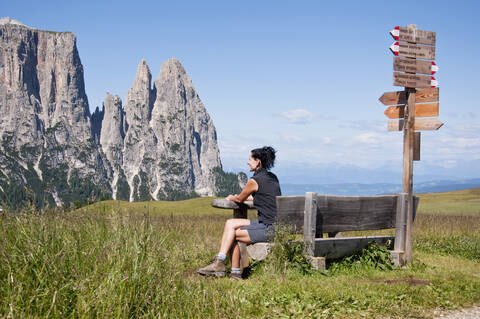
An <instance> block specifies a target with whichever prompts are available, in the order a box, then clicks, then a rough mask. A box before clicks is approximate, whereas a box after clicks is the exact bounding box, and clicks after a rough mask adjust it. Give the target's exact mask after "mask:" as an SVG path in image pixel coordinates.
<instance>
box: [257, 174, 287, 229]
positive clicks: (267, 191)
mask: <svg viewBox="0 0 480 319" xmlns="http://www.w3.org/2000/svg"><path fill="white" fill-rule="evenodd" d="M252 179H253V180H255V182H257V184H258V190H257V191H256V192H255V193H253V194H252V196H253V205H255V207H256V208H257V211H258V221H259V222H260V223H262V224H267V225H272V224H273V223H275V217H276V216H277V203H276V201H275V196H280V195H282V191H281V190H280V183H279V182H278V178H277V176H275V174H273V173H272V172H269V171H267V170H266V169H264V168H260V169H259V170H257V171H256V172H255V174H253V176H252Z"/></svg>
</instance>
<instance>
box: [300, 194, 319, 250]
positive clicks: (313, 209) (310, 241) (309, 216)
mask: <svg viewBox="0 0 480 319" xmlns="http://www.w3.org/2000/svg"><path fill="white" fill-rule="evenodd" d="M316 197H317V193H312V192H308V193H306V194H305V213H304V219H303V238H304V241H305V251H306V253H307V254H308V255H309V256H311V257H313V256H314V255H315V254H314V253H315V237H316V236H315V235H316V231H317V229H316V228H317V198H316Z"/></svg>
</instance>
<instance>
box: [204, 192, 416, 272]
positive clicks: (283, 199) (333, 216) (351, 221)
mask: <svg viewBox="0 0 480 319" xmlns="http://www.w3.org/2000/svg"><path fill="white" fill-rule="evenodd" d="M212 206H214V207H219V208H230V209H234V217H236V218H247V210H248V209H254V208H255V207H254V206H253V203H252V202H246V203H242V204H237V203H235V202H231V201H227V200H223V199H216V200H214V201H213V202H212ZM417 206H418V198H416V197H415V198H414V212H415V211H416V208H417ZM406 209H407V194H405V193H400V194H396V195H382V196H334V195H317V194H316V193H310V192H309V193H306V194H305V195H304V196H278V197H277V222H278V224H279V225H286V226H287V227H289V228H290V229H291V230H292V231H293V232H295V233H303V240H304V242H305V252H306V253H307V254H308V256H309V258H310V259H311V261H312V265H313V267H314V268H315V269H325V260H326V259H335V258H341V257H344V256H348V255H351V254H353V253H355V252H357V251H360V250H361V249H363V248H365V247H367V246H368V245H369V244H370V243H372V242H376V243H377V244H379V245H385V244H386V243H387V242H388V241H390V240H391V241H394V243H395V246H394V250H393V251H392V252H391V253H392V258H393V261H394V263H395V264H396V265H402V264H403V261H402V258H403V257H402V256H403V254H404V251H405V230H406V217H405V216H406ZM391 228H395V236H361V237H338V234H339V233H340V232H346V231H359V230H380V229H391ZM324 234H328V236H329V238H324ZM335 235H337V237H334V236H335ZM242 246H243V245H241V254H242V257H241V265H242V268H243V267H246V265H248V255H250V257H252V258H253V259H257V260H261V259H263V258H265V257H266V255H267V254H268V252H269V250H270V249H271V247H272V244H271V243H258V244H254V245H248V247H246V248H245V247H242ZM247 254H248V255H247Z"/></svg>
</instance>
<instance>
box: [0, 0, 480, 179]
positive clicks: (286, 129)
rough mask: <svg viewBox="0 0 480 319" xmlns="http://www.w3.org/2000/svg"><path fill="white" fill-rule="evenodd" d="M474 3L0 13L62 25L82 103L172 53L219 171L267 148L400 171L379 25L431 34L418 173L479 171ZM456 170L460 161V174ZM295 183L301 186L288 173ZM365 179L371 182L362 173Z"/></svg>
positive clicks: (203, 5) (114, 7)
mask: <svg viewBox="0 0 480 319" xmlns="http://www.w3.org/2000/svg"><path fill="white" fill-rule="evenodd" d="M478 3H479V2H477V1H404V0H402V1H397V2H392V1H236V2H232V1H230V2H229V1H177V2H175V1H168V2H164V1H136V2H134V1H82V2H80V1H75V2H71V1H22V0H16V1H2V3H1V4H0V16H9V17H11V18H13V19H16V20H19V21H21V22H22V23H24V24H26V25H28V26H31V27H35V28H39V29H47V30H54V31H71V32H73V33H75V34H76V36H77V46H78V49H79V53H80V57H81V60H82V63H83V66H84V70H85V82H86V90H87V95H88V97H89V103H90V109H91V110H92V111H93V110H94V108H95V107H96V106H100V107H101V105H102V102H103V100H104V98H105V95H106V92H110V93H112V94H117V95H119V96H120V97H121V98H122V100H124V99H125V96H126V94H127V91H128V89H129V88H130V86H131V85H132V83H133V80H134V77H135V73H136V69H137V65H138V63H139V62H140V60H141V59H142V58H145V59H146V61H147V63H148V65H149V67H150V70H151V72H152V76H153V79H155V78H156V77H157V76H158V74H159V72H160V67H161V64H162V62H164V61H166V60H167V59H168V58H171V57H175V58H177V59H179V60H180V61H181V63H182V64H183V66H184V67H185V69H186V71H187V73H188V74H189V75H190V77H191V78H192V80H193V83H194V85H195V87H196V89H197V91H198V93H199V95H200V98H201V99H202V101H203V103H204V104H205V106H206V108H207V110H208V112H209V114H210V115H211V117H212V119H213V122H214V124H215V126H216V129H217V134H218V139H219V146H220V151H221V158H222V162H223V165H224V167H225V168H226V169H227V170H238V169H245V168H246V160H247V157H248V152H249V150H250V149H251V148H253V147H257V146H262V145H273V146H275V147H276V148H277V149H278V165H277V169H278V170H279V171H280V172H291V170H295V169H298V167H307V168H308V169H312V170H314V169H315V168H318V167H328V166H331V165H338V166H341V165H345V166H356V167H358V168H360V169H376V168H378V169H379V170H380V169H382V170H392V171H401V160H402V135H401V133H397V132H388V131H387V129H386V125H387V118H386V117H385V116H384V114H383V111H384V110H385V107H384V106H383V105H382V104H381V103H380V102H378V98H379V97H380V96H381V94H382V93H383V92H386V91H395V90H402V88H401V87H394V86H393V84H392V72H393V71H392V62H393V55H392V53H391V52H390V51H389V49H388V48H389V46H390V44H391V43H392V42H393V38H392V37H391V36H390V35H389V30H390V29H392V28H393V27H394V26H396V25H400V26H405V25H407V24H410V23H413V24H417V26H418V28H419V29H422V30H430V31H435V32H437V46H436V50H437V59H436V63H437V64H438V66H439V67H440V70H439V72H438V73H437V74H436V75H435V77H436V79H437V80H438V81H439V87H440V116H439V119H440V120H441V121H442V122H444V123H445V125H444V126H443V127H442V128H441V129H440V130H439V131H433V132H432V131H428V132H423V133H422V160H421V161H420V162H417V163H416V164H415V170H416V172H418V174H430V175H432V176H433V177H435V176H436V175H435V174H438V177H439V178H440V177H441V176H446V175H449V176H450V175H451V176H458V177H480V173H479V172H480V167H478V166H476V165H478V164H479V163H480V133H479V132H480V111H479V106H480V102H479V99H478V95H477V94H476V93H477V90H478V89H477V85H478V83H479V81H478V79H477V76H478V75H477V72H476V71H477V70H478V69H479V66H480V63H479V62H478V57H477V54H478V52H479V43H478V41H476V40H477V39H478V38H479V36H478V34H477V32H478V30H479V26H480V23H479V22H478V12H479V9H480V5H479V4H478ZM467 168H470V170H468V169H467ZM296 182H298V183H301V182H302V181H300V180H298V181H296ZM365 182H369V181H368V179H367V180H365Z"/></svg>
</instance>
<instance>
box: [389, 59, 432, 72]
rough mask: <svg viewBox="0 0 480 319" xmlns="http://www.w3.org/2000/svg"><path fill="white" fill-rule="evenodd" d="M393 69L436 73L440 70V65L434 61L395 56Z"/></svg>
mask: <svg viewBox="0 0 480 319" xmlns="http://www.w3.org/2000/svg"><path fill="white" fill-rule="evenodd" d="M393 69H394V70H395V71H403V72H408V73H424V74H430V75H434V74H435V73H436V72H437V71H438V66H437V65H436V64H435V62H433V61H423V60H415V59H407V58H399V57H394V58H393Z"/></svg>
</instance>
